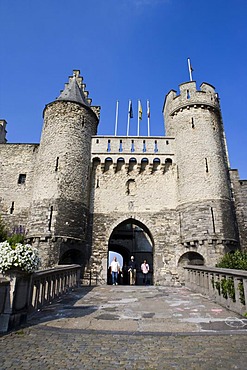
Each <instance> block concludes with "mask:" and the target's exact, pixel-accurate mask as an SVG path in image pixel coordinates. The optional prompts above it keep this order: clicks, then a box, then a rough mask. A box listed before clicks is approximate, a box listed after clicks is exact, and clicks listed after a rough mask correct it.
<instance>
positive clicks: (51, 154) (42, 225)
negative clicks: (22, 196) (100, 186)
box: [27, 71, 100, 266]
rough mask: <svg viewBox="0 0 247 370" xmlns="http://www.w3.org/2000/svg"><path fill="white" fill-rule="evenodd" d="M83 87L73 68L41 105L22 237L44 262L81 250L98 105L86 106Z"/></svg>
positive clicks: (87, 205)
mask: <svg viewBox="0 0 247 370" xmlns="http://www.w3.org/2000/svg"><path fill="white" fill-rule="evenodd" d="M85 87H86V85H85V84H83V79H82V77H80V71H74V74H73V76H72V77H70V78H69V83H68V84H66V85H65V89H64V90H63V91H62V93H61V95H60V96H59V97H58V98H57V99H56V100H55V101H53V102H52V103H50V104H48V105H46V107H45V109H44V125H43V130H42V135H41V141H40V147H39V153H38V159H37V166H36V170H35V174H34V178H35V183H34V190H33V199H32V204H31V208H30V215H29V225H28V229H29V232H28V235H27V236H28V238H30V239H32V240H33V242H35V244H36V245H37V246H38V247H39V249H40V250H41V257H42V259H43V265H44V266H49V265H53V264H56V263H59V262H60V263H61V262H64V261H65V260H66V258H67V260H68V259H69V258H70V259H71V258H72V262H75V261H74V259H73V257H71V256H72V255H74V256H75V255H76V256H77V257H78V256H80V258H82V255H85V253H86V251H85V239H86V234H87V220H88V212H89V171H90V153H91V136H92V135H96V133H97V126H98V122H99V112H100V108H99V107H92V106H91V99H89V98H88V92H87V91H86V90H85ZM72 250H73V252H72ZM75 251H76V252H75ZM65 256H67V257H65ZM80 258H79V259H80ZM76 262H80V261H79V260H78V259H77V260H76Z"/></svg>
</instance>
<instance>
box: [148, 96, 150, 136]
mask: <svg viewBox="0 0 247 370" xmlns="http://www.w3.org/2000/svg"><path fill="white" fill-rule="evenodd" d="M147 116H148V136H150V102H149V100H147Z"/></svg>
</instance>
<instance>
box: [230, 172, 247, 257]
mask: <svg viewBox="0 0 247 370" xmlns="http://www.w3.org/2000/svg"><path fill="white" fill-rule="evenodd" d="M230 175H231V181H232V194H233V198H234V204H235V212H236V216H237V225H238V230H239V237H240V245H241V248H242V249H244V250H245V251H247V180H240V179H239V174H238V171H237V170H231V171H230Z"/></svg>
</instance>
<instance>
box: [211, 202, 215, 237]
mask: <svg viewBox="0 0 247 370" xmlns="http://www.w3.org/2000/svg"><path fill="white" fill-rule="evenodd" d="M211 216H212V225H213V232H214V233H215V219H214V210H213V208H212V207H211Z"/></svg>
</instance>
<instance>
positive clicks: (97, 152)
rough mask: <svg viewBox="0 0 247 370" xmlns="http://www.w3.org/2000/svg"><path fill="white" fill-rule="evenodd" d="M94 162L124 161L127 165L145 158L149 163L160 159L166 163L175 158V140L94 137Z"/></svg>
mask: <svg viewBox="0 0 247 370" xmlns="http://www.w3.org/2000/svg"><path fill="white" fill-rule="evenodd" d="M91 153H92V160H93V159H96V158H98V159H99V160H100V161H101V162H105V160H106V159H107V158H110V159H111V160H112V161H113V163H117V161H118V160H119V159H124V161H125V163H126V162H129V161H130V160H131V159H132V158H134V159H136V162H137V163H141V161H142V160H143V159H144V158H145V159H147V160H148V162H149V163H151V162H153V160H154V159H156V158H157V159H159V160H160V162H161V163H165V161H166V159H167V158H174V156H175V150H174V138H172V137H155V138H152V137H145V136H143V137H135V136H133V137H126V136H122V137H121V136H118V137H115V136H93V137H92V150H91Z"/></svg>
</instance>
